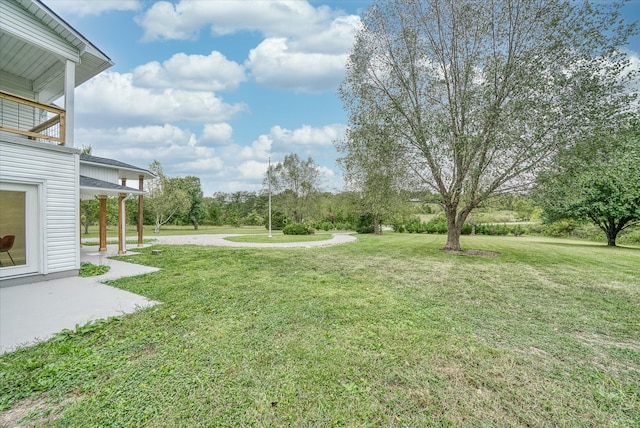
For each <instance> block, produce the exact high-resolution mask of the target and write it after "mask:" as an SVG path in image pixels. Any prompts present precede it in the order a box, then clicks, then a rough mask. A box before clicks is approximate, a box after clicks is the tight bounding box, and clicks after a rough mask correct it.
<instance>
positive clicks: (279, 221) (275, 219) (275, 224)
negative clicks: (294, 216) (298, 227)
mask: <svg viewBox="0 0 640 428" xmlns="http://www.w3.org/2000/svg"><path fill="white" fill-rule="evenodd" d="M286 225H287V218H286V217H285V215H284V214H283V213H281V212H280V211H274V212H272V213H271V229H272V230H282V229H283V228H284V227H285V226H286ZM264 227H265V228H267V229H269V214H267V215H266V216H265V219H264Z"/></svg>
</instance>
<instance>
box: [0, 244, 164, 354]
mask: <svg viewBox="0 0 640 428" xmlns="http://www.w3.org/2000/svg"><path fill="white" fill-rule="evenodd" d="M135 248H136V247H135V246H132V247H129V248H128V250H127V253H128V254H132V253H133V252H134V251H135ZM116 254H117V245H109V246H108V247H107V251H106V252H98V247H97V246H84V247H82V249H81V258H82V261H86V262H91V263H93V264H96V265H109V266H111V268H110V269H109V272H107V273H106V274H104V275H100V276H94V277H89V278H81V277H69V278H62V279H55V280H50V281H42V282H36V283H33V284H25V285H17V286H13V287H4V288H0V354H3V353H5V352H10V351H13V350H15V349H16V348H18V347H20V346H29V345H33V344H35V343H37V342H38V341H41V340H46V339H49V338H50V337H52V336H54V335H55V334H56V333H58V332H60V331H62V330H64V329H74V328H75V326H76V324H78V325H83V324H86V323H88V322H90V321H93V320H97V319H101V318H108V317H112V316H116V315H122V314H129V313H132V312H135V311H136V310H138V309H140V308H145V307H149V306H153V305H155V304H157V303H158V302H154V301H152V300H149V299H147V298H146V297H143V296H139V295H137V294H134V293H130V292H128V291H124V290H120V289H118V288H115V287H110V286H108V285H105V284H103V283H102V282H103V281H108V280H112V279H118V278H122V277H126V276H134V275H141V274H145V273H149V272H155V271H157V270H158V269H157V268H153V267H148V266H142V265H137V264H133V263H126V262H122V261H118V260H115V259H109V258H108V257H110V256H113V255H116Z"/></svg>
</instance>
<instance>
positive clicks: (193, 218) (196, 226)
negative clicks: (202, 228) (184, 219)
mask: <svg viewBox="0 0 640 428" xmlns="http://www.w3.org/2000/svg"><path fill="white" fill-rule="evenodd" d="M191 223H192V224H193V230H198V226H199V225H198V222H197V221H196V219H195V217H191Z"/></svg>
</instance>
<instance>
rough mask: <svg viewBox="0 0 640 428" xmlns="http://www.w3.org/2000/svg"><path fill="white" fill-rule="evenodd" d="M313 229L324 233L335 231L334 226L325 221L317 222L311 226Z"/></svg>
mask: <svg viewBox="0 0 640 428" xmlns="http://www.w3.org/2000/svg"><path fill="white" fill-rule="evenodd" d="M313 227H314V228H316V230H324V231H325V232H327V231H329V230H333V229H335V225H334V224H333V223H332V222H330V221H327V220H323V221H317V222H315V223H314V224H313Z"/></svg>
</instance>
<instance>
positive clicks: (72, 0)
mask: <svg viewBox="0 0 640 428" xmlns="http://www.w3.org/2000/svg"><path fill="white" fill-rule="evenodd" d="M45 3H46V4H47V6H49V7H50V8H51V9H52V10H53V11H55V12H56V13H57V14H58V15H62V16H65V15H75V16H80V17H83V16H89V15H100V14H102V13H105V12H110V11H112V10H116V11H126V10H134V11H136V10H140V9H142V3H141V2H140V1H138V0H92V1H78V0H47V1H46V2H45Z"/></svg>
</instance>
